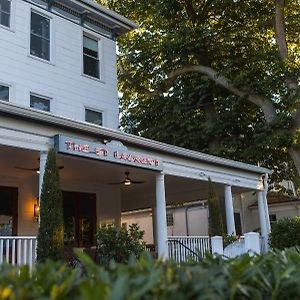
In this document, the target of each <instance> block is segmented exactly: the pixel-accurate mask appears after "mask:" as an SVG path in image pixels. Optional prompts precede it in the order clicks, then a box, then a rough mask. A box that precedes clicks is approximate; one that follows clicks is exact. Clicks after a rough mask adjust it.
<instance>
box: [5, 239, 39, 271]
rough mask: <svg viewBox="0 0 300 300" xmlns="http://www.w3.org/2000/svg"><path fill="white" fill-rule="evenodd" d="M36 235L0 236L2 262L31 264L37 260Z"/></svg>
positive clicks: (20, 264)
mask: <svg viewBox="0 0 300 300" xmlns="http://www.w3.org/2000/svg"><path fill="white" fill-rule="evenodd" d="M36 245H37V240H36V237H35V236H0V264H2V263H4V262H5V263H8V264H12V265H18V266H22V265H29V267H30V268H32V266H33V264H34V263H35V261H36Z"/></svg>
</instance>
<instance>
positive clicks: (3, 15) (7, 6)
mask: <svg viewBox="0 0 300 300" xmlns="http://www.w3.org/2000/svg"><path fill="white" fill-rule="evenodd" d="M10 11H11V2H10V1H9V0H0V24H1V25H3V26H6V27H10Z"/></svg>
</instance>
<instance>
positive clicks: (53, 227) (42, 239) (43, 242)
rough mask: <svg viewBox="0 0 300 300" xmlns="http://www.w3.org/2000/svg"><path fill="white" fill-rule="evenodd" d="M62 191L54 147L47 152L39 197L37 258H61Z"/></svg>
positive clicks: (62, 250)
mask: <svg viewBox="0 0 300 300" xmlns="http://www.w3.org/2000/svg"><path fill="white" fill-rule="evenodd" d="M62 201H63V198H62V192H61V188H60V179H59V171H58V167H57V165H56V153H55V150H54V149H51V150H50V151H49V152H48V157H47V162H46V167H45V174H44V180H43V186H42V193H41V199H40V226H39V232H38V237H37V258H38V260H39V261H44V260H46V259H52V260H60V259H63V253H64V222H63V205H62Z"/></svg>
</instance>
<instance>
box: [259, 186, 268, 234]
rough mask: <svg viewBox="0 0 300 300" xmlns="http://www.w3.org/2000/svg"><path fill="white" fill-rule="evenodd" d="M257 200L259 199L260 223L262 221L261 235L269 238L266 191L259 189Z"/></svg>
mask: <svg viewBox="0 0 300 300" xmlns="http://www.w3.org/2000/svg"><path fill="white" fill-rule="evenodd" d="M257 201H258V214H259V223H260V231H261V236H262V237H263V238H267V236H268V231H267V222H266V214H265V205H264V201H265V200H264V192H263V191H259V192H258V193H257Z"/></svg>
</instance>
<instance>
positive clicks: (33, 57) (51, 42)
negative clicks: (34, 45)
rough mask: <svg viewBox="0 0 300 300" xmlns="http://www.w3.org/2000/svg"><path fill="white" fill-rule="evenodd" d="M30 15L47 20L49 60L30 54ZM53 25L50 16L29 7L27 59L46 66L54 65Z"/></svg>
mask: <svg viewBox="0 0 300 300" xmlns="http://www.w3.org/2000/svg"><path fill="white" fill-rule="evenodd" d="M32 13H35V14H37V15H40V16H41V17H44V18H46V19H48V20H49V27H50V30H49V60H47V59H44V58H41V57H39V56H36V55H34V54H31V16H32ZM54 25H55V24H54V19H53V17H52V16H51V15H50V14H47V13H45V12H44V11H43V10H41V9H39V8H37V7H33V6H31V7H29V25H28V27H29V28H28V32H29V34H28V57H30V58H32V59H35V60H38V61H41V62H44V63H47V64H51V65H54V59H55V55H54V54H55V48H54V42H53V41H54V40H55V37H54V32H55V30H54Z"/></svg>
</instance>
